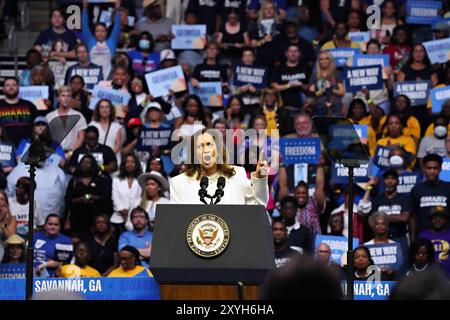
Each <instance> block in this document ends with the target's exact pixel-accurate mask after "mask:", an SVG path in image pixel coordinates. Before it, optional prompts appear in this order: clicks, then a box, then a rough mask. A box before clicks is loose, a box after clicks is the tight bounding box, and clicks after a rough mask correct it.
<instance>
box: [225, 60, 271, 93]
mask: <svg viewBox="0 0 450 320" xmlns="http://www.w3.org/2000/svg"><path fill="white" fill-rule="evenodd" d="M268 74H269V70H268V69H267V68H266V67H261V66H246V65H235V66H234V69H233V84H234V85H235V86H237V87H240V86H245V85H247V84H251V85H252V86H254V87H255V88H258V89H264V88H266V87H267V82H268Z"/></svg>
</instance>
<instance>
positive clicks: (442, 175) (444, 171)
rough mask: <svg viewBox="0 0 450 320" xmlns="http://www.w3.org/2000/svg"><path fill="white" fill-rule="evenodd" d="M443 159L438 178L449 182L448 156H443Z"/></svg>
mask: <svg viewBox="0 0 450 320" xmlns="http://www.w3.org/2000/svg"><path fill="white" fill-rule="evenodd" d="M443 160H444V162H442V169H441V173H440V175H439V179H441V180H442V181H446V182H450V158H444V159H443Z"/></svg>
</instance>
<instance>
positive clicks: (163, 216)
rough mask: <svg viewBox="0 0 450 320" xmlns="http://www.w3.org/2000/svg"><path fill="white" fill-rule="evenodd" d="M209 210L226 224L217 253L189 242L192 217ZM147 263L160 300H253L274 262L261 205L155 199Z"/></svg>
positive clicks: (268, 231) (193, 218) (270, 235)
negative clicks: (225, 240) (226, 235)
mask: <svg viewBox="0 0 450 320" xmlns="http://www.w3.org/2000/svg"><path fill="white" fill-rule="evenodd" d="M204 215H214V216H216V217H219V218H220V219H222V220H223V221H224V222H225V223H226V225H227V226H228V229H229V242H228V245H227V246H226V248H225V249H224V250H223V251H222V252H221V253H220V254H218V255H217V256H212V257H204V256H200V255H198V254H196V253H194V252H193V250H192V246H190V245H189V240H188V238H189V237H188V234H189V231H188V228H189V226H190V225H191V226H192V224H191V223H192V221H193V220H195V219H197V218H199V217H201V216H204ZM150 266H151V267H150V268H151V271H152V273H153V275H154V276H155V279H156V281H157V282H158V284H159V286H160V290H161V291H160V296H161V299H162V300H258V299H259V298H260V291H261V287H262V285H263V283H264V280H265V278H266V276H267V273H268V272H269V271H270V270H272V269H274V268H275V257H274V248H273V238H272V231H271V228H270V223H269V219H268V218H267V214H266V211H265V208H264V207H263V206H256V205H172V204H166V205H158V207H157V210H156V219H155V229H154V232H153V240H152V255H151V258H150Z"/></svg>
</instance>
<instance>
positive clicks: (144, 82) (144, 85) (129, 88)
mask: <svg viewBox="0 0 450 320" xmlns="http://www.w3.org/2000/svg"><path fill="white" fill-rule="evenodd" d="M135 79H138V80H139V81H141V83H142V90H143V91H142V92H143V93H145V94H148V86H147V81H145V78H144V77H143V76H140V75H138V74H135V75H134V76H132V77H131V78H130V81H128V85H127V86H128V92H129V93H130V95H131V96H132V97H133V98H134V97H136V94H135V93H134V92H133V90H132V89H131V88H132V85H131V83H132V82H133V80H135Z"/></svg>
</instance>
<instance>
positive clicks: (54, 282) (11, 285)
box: [0, 277, 160, 300]
mask: <svg viewBox="0 0 450 320" xmlns="http://www.w3.org/2000/svg"><path fill="white" fill-rule="evenodd" d="M33 290H34V294H39V293H45V292H50V291H53V290H66V291H69V292H75V293H78V294H80V295H81V297H82V298H84V299H86V300H159V299H160V293H159V285H158V283H157V282H156V280H155V278H151V277H130V278H45V279H43V278H36V279H34V284H33ZM0 300H25V279H1V280H0Z"/></svg>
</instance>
